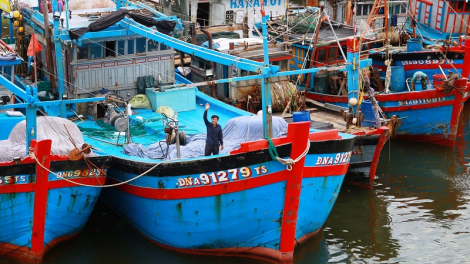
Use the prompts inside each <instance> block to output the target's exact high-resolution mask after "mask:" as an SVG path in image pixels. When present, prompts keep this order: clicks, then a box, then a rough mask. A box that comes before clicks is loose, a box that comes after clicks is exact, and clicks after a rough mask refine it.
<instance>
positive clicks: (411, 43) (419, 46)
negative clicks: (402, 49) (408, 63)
mask: <svg viewBox="0 0 470 264" xmlns="http://www.w3.org/2000/svg"><path fill="white" fill-rule="evenodd" d="M422 50H423V41H422V40H420V39H415V38H412V39H409V40H408V41H407V42H406V51H408V52H415V51H422Z"/></svg>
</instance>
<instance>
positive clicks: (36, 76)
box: [34, 53, 38, 88]
mask: <svg viewBox="0 0 470 264" xmlns="http://www.w3.org/2000/svg"><path fill="white" fill-rule="evenodd" d="M34 84H35V86H36V88H38V69H37V64H36V53H35V54H34Z"/></svg>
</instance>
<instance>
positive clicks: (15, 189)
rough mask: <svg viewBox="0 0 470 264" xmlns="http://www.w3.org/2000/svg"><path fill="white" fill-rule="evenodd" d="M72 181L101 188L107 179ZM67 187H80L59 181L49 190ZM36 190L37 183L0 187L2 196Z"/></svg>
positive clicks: (52, 183) (51, 184) (49, 187)
mask: <svg viewBox="0 0 470 264" xmlns="http://www.w3.org/2000/svg"><path fill="white" fill-rule="evenodd" d="M70 180H71V181H73V182H77V183H82V184H87V185H93V186H100V185H104V183H105V181H106V177H97V178H83V179H70ZM65 187H78V185H77V184H74V183H71V182H68V181H65V180H57V181H50V182H49V186H48V189H49V190H51V189H58V188H65ZM35 189H36V184H35V183H24V184H7V185H0V194H6V193H22V192H34V191H35Z"/></svg>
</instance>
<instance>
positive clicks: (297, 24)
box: [287, 9, 320, 34]
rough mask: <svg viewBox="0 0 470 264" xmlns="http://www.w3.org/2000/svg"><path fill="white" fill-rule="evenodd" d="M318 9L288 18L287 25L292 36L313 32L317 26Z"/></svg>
mask: <svg viewBox="0 0 470 264" xmlns="http://www.w3.org/2000/svg"><path fill="white" fill-rule="evenodd" d="M319 14H320V9H309V10H308V11H306V12H302V13H299V14H297V15H296V16H290V17H289V18H288V21H287V24H288V26H289V30H291V31H292V32H293V33H294V34H307V33H313V32H315V28H316V26H317V22H318V17H319Z"/></svg>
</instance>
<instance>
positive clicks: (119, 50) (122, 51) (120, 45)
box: [117, 40, 126, 56]
mask: <svg viewBox="0 0 470 264" xmlns="http://www.w3.org/2000/svg"><path fill="white" fill-rule="evenodd" d="M125 47H126V41H125V40H120V41H118V42H117V55H118V56H122V55H125V50H126V49H125Z"/></svg>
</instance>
